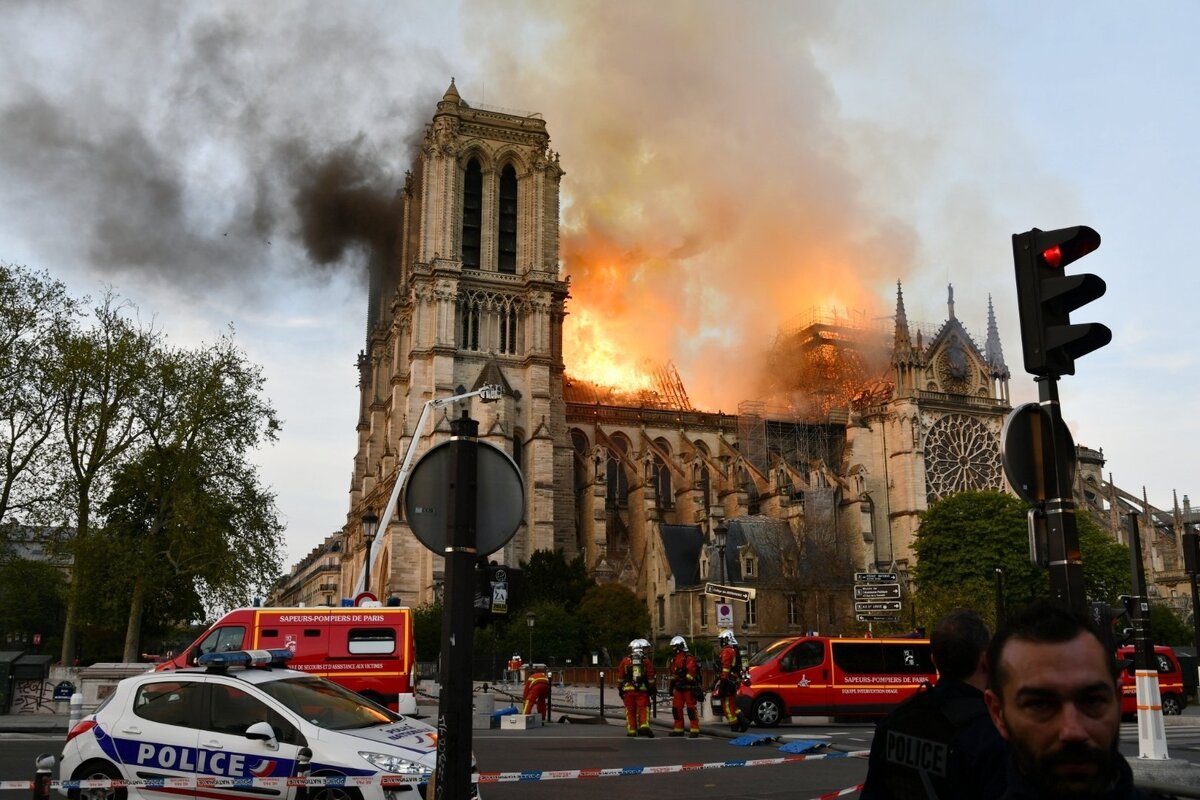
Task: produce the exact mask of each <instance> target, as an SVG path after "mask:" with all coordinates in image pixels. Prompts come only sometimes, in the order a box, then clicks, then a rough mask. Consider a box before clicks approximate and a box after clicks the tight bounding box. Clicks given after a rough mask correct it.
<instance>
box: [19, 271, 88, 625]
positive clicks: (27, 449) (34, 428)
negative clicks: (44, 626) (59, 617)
mask: <svg viewBox="0 0 1200 800" xmlns="http://www.w3.org/2000/svg"><path fill="white" fill-rule="evenodd" d="M75 311H76V304H75V301H74V300H72V299H71V298H70V297H68V296H67V293H66V288H65V287H64V286H63V285H62V283H60V282H58V281H55V280H52V279H51V278H50V276H49V275H48V274H46V273H44V272H41V273H38V272H32V271H30V270H27V269H25V268H23V267H18V266H13V265H10V264H4V263H0V522H3V523H15V522H16V520H15V519H14V518H13V517H14V515H18V516H20V517H23V518H24V521H25V522H32V521H37V520H38V519H39V518H45V517H46V516H48V515H49V514H50V512H51V509H52V507H53V505H54V500H55V496H56V492H55V489H56V487H57V486H58V485H60V484H61V474H60V469H59V464H60V463H61V461H62V459H61V458H60V457H59V445H60V440H59V439H57V438H56V437H54V436H53V433H54V431H55V430H56V426H55V420H56V418H57V417H58V413H57V411H58V408H57V404H58V403H59V401H60V395H59V394H58V393H57V392H55V391H54V386H53V384H52V382H51V381H50V380H49V375H50V373H51V372H52V369H53V364H54V363H55V361H56V360H57V359H56V357H55V349H54V347H53V344H54V342H55V341H56V339H57V338H58V337H59V336H60V335H61V332H62V330H63V329H64V328H65V327H66V326H67V325H69V324H70V321H71V319H72V317H73V315H74V314H75ZM3 531H4V528H3V526H2V525H0V544H2V543H3V540H4V534H3ZM55 638H56V639H57V636H56V637H55Z"/></svg>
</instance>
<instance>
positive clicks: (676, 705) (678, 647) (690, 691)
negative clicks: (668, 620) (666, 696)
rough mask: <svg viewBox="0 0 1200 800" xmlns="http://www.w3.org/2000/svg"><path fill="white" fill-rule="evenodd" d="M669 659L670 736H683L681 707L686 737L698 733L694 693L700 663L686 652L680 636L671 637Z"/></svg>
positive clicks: (697, 686)
mask: <svg viewBox="0 0 1200 800" xmlns="http://www.w3.org/2000/svg"><path fill="white" fill-rule="evenodd" d="M671 650H672V653H671V660H670V661H668V662H667V673H668V674H669V675H670V688H671V717H672V719H673V720H674V722H673V724H672V726H671V735H672V736H683V709H684V708H685V707H686V708H687V716H688V723H689V725H688V737H689V738H692V739H695V738H696V737H697V736H699V735H700V715H699V714H697V713H696V699H697V698H696V695H697V694H698V693H699V692H700V665H699V664H697V663H696V657H695V656H693V655H692V654H691V653H689V652H688V646H687V640H686V639H684V638H683V637H682V636H676V637H674V638H672V639H671Z"/></svg>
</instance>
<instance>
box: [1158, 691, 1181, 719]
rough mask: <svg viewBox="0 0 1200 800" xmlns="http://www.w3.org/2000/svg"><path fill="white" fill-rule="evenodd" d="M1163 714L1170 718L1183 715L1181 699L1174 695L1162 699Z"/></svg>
mask: <svg viewBox="0 0 1200 800" xmlns="http://www.w3.org/2000/svg"><path fill="white" fill-rule="evenodd" d="M1162 713H1163V714H1165V715H1166V716H1168V717H1177V716H1179V715H1180V714H1182V713H1183V706H1182V705H1181V704H1180V702H1179V698H1178V697H1176V696H1175V695H1173V694H1169V695H1167V696H1166V697H1164V698H1163V699H1162Z"/></svg>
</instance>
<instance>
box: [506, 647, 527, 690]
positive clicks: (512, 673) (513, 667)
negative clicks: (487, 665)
mask: <svg viewBox="0 0 1200 800" xmlns="http://www.w3.org/2000/svg"><path fill="white" fill-rule="evenodd" d="M523 665H524V662H523V661H521V654H520V653H513V657H512V658H510V659H509V660H508V680H509V681H510V682H512V683H516V682H517V681H519V680H521V667H522V666H523Z"/></svg>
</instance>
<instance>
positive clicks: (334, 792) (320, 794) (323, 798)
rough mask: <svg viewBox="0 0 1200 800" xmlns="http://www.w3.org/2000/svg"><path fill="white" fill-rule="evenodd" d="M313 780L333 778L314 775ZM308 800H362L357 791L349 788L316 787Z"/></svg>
mask: <svg viewBox="0 0 1200 800" xmlns="http://www.w3.org/2000/svg"><path fill="white" fill-rule="evenodd" d="M313 777H314V778H321V777H333V776H331V775H314V776H313ZM309 798H310V800H363V796H362V794H361V793H360V792H359V791H358V789H355V788H352V787H349V786H317V787H314V788H313V790H312V792H311V793H310V794H309Z"/></svg>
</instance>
